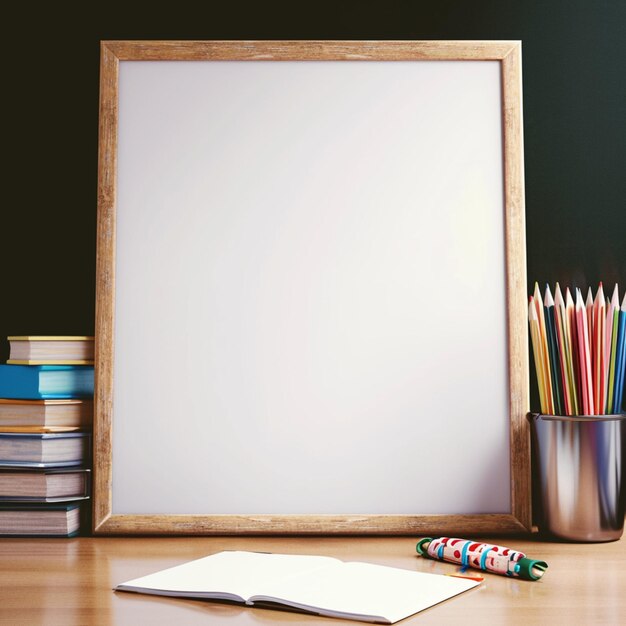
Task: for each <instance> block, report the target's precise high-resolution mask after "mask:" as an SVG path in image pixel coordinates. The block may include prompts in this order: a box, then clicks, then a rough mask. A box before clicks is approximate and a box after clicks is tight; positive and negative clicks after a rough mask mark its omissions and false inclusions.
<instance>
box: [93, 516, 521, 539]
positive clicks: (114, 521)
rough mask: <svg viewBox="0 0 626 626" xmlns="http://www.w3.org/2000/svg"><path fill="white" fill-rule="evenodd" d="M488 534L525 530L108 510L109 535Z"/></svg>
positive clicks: (510, 524)
mask: <svg viewBox="0 0 626 626" xmlns="http://www.w3.org/2000/svg"><path fill="white" fill-rule="evenodd" d="M469 527H471V528H472V535H487V534H493V533H495V532H497V533H501V534H513V533H520V532H524V531H525V528H524V526H523V525H522V524H520V523H519V521H518V520H517V519H516V518H515V517H514V516H513V515H510V514H506V513H501V514H499V513H487V514H478V515H445V514H444V515H411V516H409V515H112V516H110V517H109V518H107V519H106V520H104V521H103V522H102V524H101V525H100V526H99V528H98V531H99V532H101V533H103V534H108V535H164V534H168V535H182V536H188V535H214V536H218V535H248V536H254V535H264V536H265V535H300V536H301V535H311V536H314V535H329V534H332V535H424V534H433V533H434V534H437V535H454V534H463V533H467V529H468V528H469Z"/></svg>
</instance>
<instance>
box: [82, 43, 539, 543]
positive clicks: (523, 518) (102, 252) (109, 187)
mask: <svg viewBox="0 0 626 626" xmlns="http://www.w3.org/2000/svg"><path fill="white" fill-rule="evenodd" d="M222 59H224V60H226V59H228V60H372V59H376V60H381V61H393V60H397V61H402V60H494V61H500V62H501V77H502V106H503V141H504V152H503V156H504V159H503V160H504V185H505V190H504V194H505V219H506V224H505V229H506V235H505V240H506V258H507V262H506V272H507V276H506V279H507V298H508V305H509V315H508V333H509V335H508V336H509V384H510V428H511V432H510V443H511V445H510V458H511V463H510V471H511V513H498V514H491V513H486V514H477V515H307V516H298V515H280V516H278V515H277V516H273V515H118V514H113V511H112V490H111V482H112V433H111V427H112V410H113V358H109V359H107V360H104V359H101V358H99V356H100V355H110V356H111V357H112V356H113V346H114V344H113V338H114V304H115V209H116V207H115V200H116V173H117V172H116V170H117V162H116V161H117V130H118V128H117V106H118V77H119V61H121V60H222ZM521 98H522V92H521V42H519V41H103V42H101V64H100V122H99V152H98V156H99V158H98V220H97V223H98V226H97V262H96V287H97V298H96V357H95V360H96V389H95V398H94V410H95V419H94V472H93V475H94V476H93V480H94V489H93V494H94V496H93V498H94V500H93V524H92V530H93V532H94V533H95V534H108V535H113V534H134V535H139V534H143V535H147V534H152V535H156V534H173V535H193V534H202V535H232V534H246V535H269V534H298V535H319V534H337V535H350V534H363V535H366V534H375V535H382V534H388V535H389V534H398V535H399V534H407V535H409V534H410V535H413V534H420V533H422V534H423V533H424V532H430V533H432V532H434V531H435V530H436V531H437V533H440V534H453V533H457V532H458V533H463V532H467V529H468V528H470V527H471V529H472V534H474V535H484V534H493V533H503V534H511V533H520V532H528V531H530V529H531V527H532V519H531V497H530V492H531V490H530V428H529V424H528V421H527V420H526V413H527V411H528V402H529V400H528V389H529V383H528V345H527V341H526V334H525V333H521V332H519V331H520V329H522V328H525V326H526V323H525V311H526V264H525V257H526V253H525V230H524V228H525V226H524V178H523V153H522V152H521V150H522V149H523V131H522V106H521V103H522V100H521Z"/></svg>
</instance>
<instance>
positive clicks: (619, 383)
mask: <svg viewBox="0 0 626 626" xmlns="http://www.w3.org/2000/svg"><path fill="white" fill-rule="evenodd" d="M615 361H616V363H615V391H614V392H613V412H614V413H620V412H621V409H622V401H623V399H624V375H625V374H626V294H625V295H624V300H623V301H622V307H621V310H620V312H619V322H618V331H617V351H616V355H615Z"/></svg>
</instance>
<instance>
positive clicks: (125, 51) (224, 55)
mask: <svg viewBox="0 0 626 626" xmlns="http://www.w3.org/2000/svg"><path fill="white" fill-rule="evenodd" d="M103 45H105V46H106V47H107V49H108V50H110V51H111V52H112V53H113V54H114V55H115V56H117V58H119V59H120V60H121V61H130V60H133V61H219V60H227V61H254V60H256V61H340V60H349V61H357V60H364V61H367V60H376V61H411V60H413V61H414V60H428V59H438V60H447V61H454V60H483V61H484V60H490V61H494V60H500V59H503V58H504V57H506V56H507V55H508V54H509V52H510V51H511V50H513V49H514V48H515V47H516V46H517V45H518V42H515V41H106V42H103Z"/></svg>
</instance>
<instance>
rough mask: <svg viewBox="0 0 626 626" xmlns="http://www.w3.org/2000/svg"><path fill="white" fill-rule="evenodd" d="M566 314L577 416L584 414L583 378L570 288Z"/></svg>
mask: <svg viewBox="0 0 626 626" xmlns="http://www.w3.org/2000/svg"><path fill="white" fill-rule="evenodd" d="M565 313H566V317H567V331H568V333H569V338H570V346H571V356H572V368H573V371H574V389H575V391H576V406H577V408H578V411H577V412H576V415H580V414H582V413H584V408H583V385H582V376H581V372H580V359H579V357H578V330H577V324H576V309H575V305H574V299H573V298H572V294H571V292H570V290H569V287H568V288H567V289H566V290H565Z"/></svg>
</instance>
